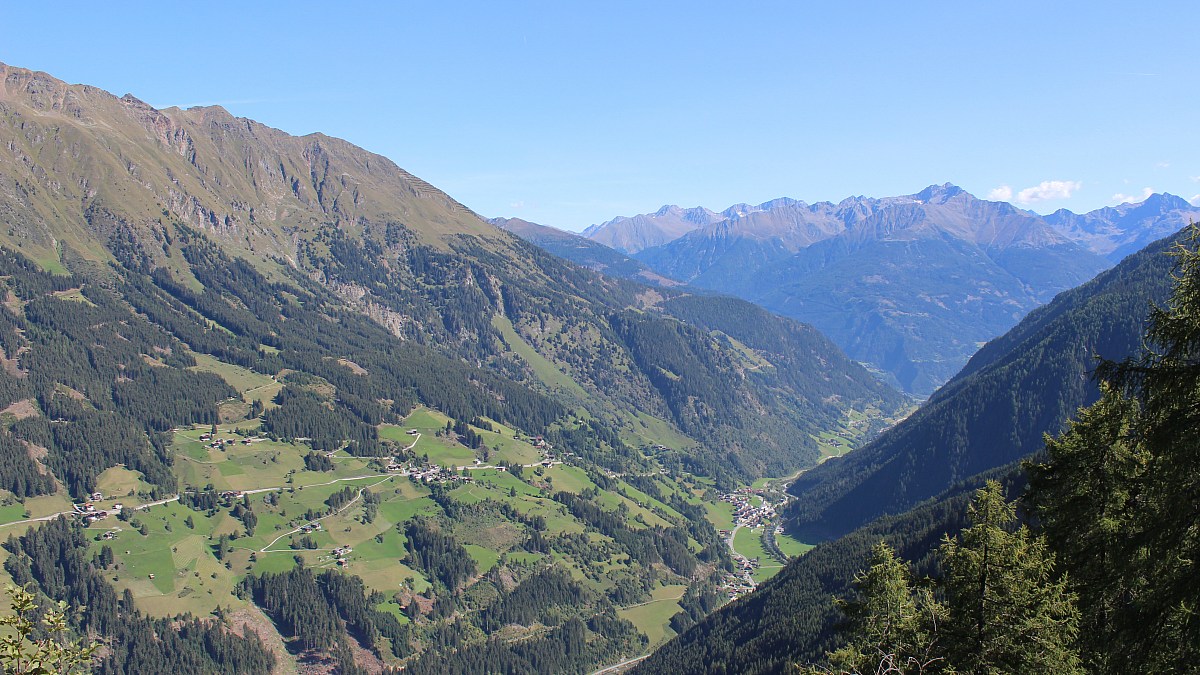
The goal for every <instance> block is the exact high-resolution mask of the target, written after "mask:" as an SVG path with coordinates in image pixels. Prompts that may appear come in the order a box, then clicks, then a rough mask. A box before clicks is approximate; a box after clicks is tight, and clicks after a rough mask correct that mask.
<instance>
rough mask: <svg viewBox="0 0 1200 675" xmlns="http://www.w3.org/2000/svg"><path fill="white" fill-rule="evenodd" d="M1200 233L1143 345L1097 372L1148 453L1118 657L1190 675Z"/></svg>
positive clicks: (1197, 521)
mask: <svg viewBox="0 0 1200 675" xmlns="http://www.w3.org/2000/svg"><path fill="white" fill-rule="evenodd" d="M1198 249H1200V228H1197V227H1196V226H1195V225H1192V226H1191V228H1190V231H1189V233H1188V236H1187V237H1186V238H1185V239H1184V241H1182V242H1181V243H1180V244H1179V245H1178V247H1177V248H1176V250H1175V255H1176V256H1178V258H1179V263H1178V268H1177V272H1176V286H1175V290H1174V292H1173V293H1172V296H1171V300H1170V302H1169V303H1168V304H1167V306H1166V307H1161V308H1155V309H1154V310H1152V312H1151V315H1150V322H1149V327H1148V330H1147V332H1146V339H1145V343H1146V345H1147V348H1146V349H1145V350H1144V351H1143V353H1142V354H1141V355H1140V356H1139V357H1138V358H1136V359H1131V360H1126V361H1125V362H1122V363H1105V364H1103V365H1102V366H1101V368H1100V369H1099V371H1098V373H1099V375H1100V376H1101V377H1102V378H1104V379H1106V380H1108V381H1110V382H1111V383H1113V384H1115V385H1116V386H1118V387H1120V388H1122V390H1123V391H1124V392H1125V393H1126V394H1127V395H1128V396H1130V397H1131V398H1133V399H1134V400H1136V401H1137V403H1138V405H1139V408H1138V411H1137V413H1136V417H1135V419H1134V422H1133V424H1132V430H1133V434H1132V436H1133V437H1134V438H1135V439H1136V442H1137V443H1140V444H1141V445H1142V451H1143V452H1145V453H1146V466H1145V470H1144V471H1143V472H1142V473H1141V475H1140V476H1139V477H1138V479H1137V480H1136V481H1134V482H1133V484H1132V486H1131V489H1132V490H1133V492H1134V494H1135V495H1136V497H1135V501H1134V503H1133V507H1134V508H1133V509H1132V510H1133V517H1132V526H1131V527H1128V528H1127V531H1126V532H1125V535H1126V537H1127V539H1128V544H1127V545H1126V547H1125V552H1124V559H1123V561H1122V562H1123V564H1124V574H1123V578H1122V579H1121V583H1123V584H1125V585H1126V586H1128V587H1129V588H1131V589H1133V590H1132V592H1131V593H1130V594H1129V599H1128V602H1126V603H1125V604H1124V605H1123V606H1122V607H1121V608H1120V609H1121V610H1122V613H1121V615H1119V616H1118V617H1117V618H1118V621H1117V623H1118V625H1117V627H1116V630H1117V639H1116V641H1115V644H1114V645H1113V650H1114V652H1115V653H1116V657H1117V658H1119V659H1121V660H1123V661H1124V662H1125V663H1127V664H1138V665H1139V669H1142V670H1145V671H1147V672H1150V671H1158V672H1191V671H1194V670H1195V669H1196V668H1197V663H1200V615H1198V614H1200V584H1197V582H1196V579H1197V576H1198V575H1200V569H1198V567H1200V452H1198V451H1197V449H1198V448H1200V406H1198V405H1197V401H1200V251H1198Z"/></svg>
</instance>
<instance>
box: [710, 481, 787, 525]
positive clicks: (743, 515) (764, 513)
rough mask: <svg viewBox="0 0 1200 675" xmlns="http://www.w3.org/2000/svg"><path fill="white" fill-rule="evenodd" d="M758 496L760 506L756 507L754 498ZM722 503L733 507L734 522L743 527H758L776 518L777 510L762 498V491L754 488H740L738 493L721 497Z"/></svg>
mask: <svg viewBox="0 0 1200 675" xmlns="http://www.w3.org/2000/svg"><path fill="white" fill-rule="evenodd" d="M755 496H758V497H759V500H758V502H759V503H758V506H755V505H754V499H753V497H755ZM721 501H723V502H728V503H730V504H732V505H733V521H734V523H736V524H738V525H741V526H742V527H758V526H760V525H762V524H763V522H764V521H766V520H769V519H771V518H774V517H775V514H776V509H775V506H774V505H773V504H771V503H770V502H768V501H767V500H766V499H765V498H763V497H762V495H761V491H759V490H755V489H754V488H746V487H743V488H739V489H738V490H737V491H736V492H730V493H729V494H724V495H721Z"/></svg>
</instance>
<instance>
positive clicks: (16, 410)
mask: <svg viewBox="0 0 1200 675" xmlns="http://www.w3.org/2000/svg"><path fill="white" fill-rule="evenodd" d="M40 414H41V413H39V412H38V409H37V404H35V403H34V401H33V399H31V398H27V399H24V400H22V401H17V402H16V403H14V404H12V405H10V406H8V407H7V408H5V409H4V410H0V415H12V416H13V417H15V418H17V420H23V419H25V418H26V417H37V416H38V415H40Z"/></svg>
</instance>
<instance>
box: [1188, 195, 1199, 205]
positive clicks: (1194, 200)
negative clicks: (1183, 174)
mask: <svg viewBox="0 0 1200 675" xmlns="http://www.w3.org/2000/svg"><path fill="white" fill-rule="evenodd" d="M1188 202H1190V203H1191V205H1192V206H1200V195H1196V196H1194V197H1192V198H1191V199H1189V200H1188Z"/></svg>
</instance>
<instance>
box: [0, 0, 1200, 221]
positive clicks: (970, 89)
mask: <svg viewBox="0 0 1200 675" xmlns="http://www.w3.org/2000/svg"><path fill="white" fill-rule="evenodd" d="M245 4H247V5H253V7H250V8H247V7H244V6H242V3H220V2H209V3H170V2H155V3H88V4H82V3H63V4H61V5H58V4H57V3H53V2H38V3H33V2H25V3H20V4H17V3H7V6H6V7H5V9H4V18H3V22H4V24H5V25H6V30H5V38H4V41H3V42H2V43H0V61H4V62H6V63H9V64H11V65H16V66H22V67H27V68H34V69H37V70H44V71H47V72H49V73H51V74H52V75H54V76H56V77H59V78H62V79H65V80H67V81H70V82H83V83H87V84H93V85H96V86H99V87H102V88H104V89H108V90H109V91H112V92H113V93H115V94H117V95H121V94H124V93H126V92H130V93H133V94H134V95H135V96H137V97H139V98H141V99H143V100H145V101H147V102H148V103H151V104H152V105H156V106H160V107H165V106H169V105H182V106H188V105H197V104H212V103H219V104H221V105H224V106H225V107H226V108H228V109H229V110H230V111H231V112H233V113H234V114H236V115H240V116H245V117H250V118H253V119H256V120H259V121H261V122H264V123H266V124H270V125H271V126H275V127H279V128H281V129H284V130H286V131H289V132H291V133H295V134H304V133H309V132H313V131H321V132H323V133H327V134H329V135H332V136H339V137H341V138H345V139H347V140H350V141H352V142H354V143H357V144H358V145H361V146H363V147H365V148H367V149H368V150H371V151H374V152H377V153H380V154H382V155H386V156H387V157H389V158H391V159H393V160H394V161H396V163H398V164H399V165H400V166H402V167H404V168H405V169H407V170H409V171H411V172H412V173H415V174H417V175H419V176H421V177H422V178H425V179H426V180H428V181H430V182H431V183H433V184H435V185H437V186H438V187H440V188H442V189H444V190H446V191H447V192H448V193H450V194H451V195H452V196H453V197H455V198H456V199H458V200H459V201H461V202H463V203H464V204H466V205H467V206H469V207H471V208H472V209H474V210H476V211H477V212H479V213H480V214H482V215H484V216H518V217H521V218H526V219H528V220H532V221H535V222H541V223H545V224H549V225H556V226H559V227H564V228H567V229H575V230H578V229H582V228H583V227H585V226H587V225H589V224H592V223H595V222H600V221H603V220H607V219H608V218H611V217H613V216H616V215H631V214H633V213H641V212H647V211H653V210H656V209H657V208H658V207H659V206H661V205H663V204H666V203H673V204H680V205H683V206H696V205H701V206H707V207H709V208H713V209H722V208H724V207H726V206H729V205H730V204H733V203H736V202H749V203H758V202H762V201H766V200H768V199H772V198H775V197H782V196H787V197H794V198H797V199H804V200H807V201H820V200H833V201H837V200H839V199H842V198H844V197H846V196H850V195H859V194H863V195H870V196H885V195H897V194H909V193H912V192H916V191H918V190H920V189H922V188H923V187H925V186H926V185H929V184H931V183H942V182H947V181H948V182H953V183H956V184H958V185H961V186H962V187H964V188H966V189H967V190H969V191H971V192H973V193H974V194H976V195H978V196H980V197H987V196H989V195H992V196H994V197H996V198H1003V199H1006V200H1009V201H1012V202H1014V203H1016V204H1017V205H1019V206H1022V207H1024V208H1031V209H1033V210H1036V211H1039V212H1043V213H1044V212H1049V211H1052V210H1054V209H1057V208H1060V207H1064V208H1069V209H1071V210H1073V211H1077V212H1081V211H1087V210H1091V209H1094V208H1098V207H1100V206H1105V205H1109V204H1114V203H1117V202H1119V201H1121V200H1123V199H1126V198H1137V199H1140V198H1141V196H1142V195H1143V193H1144V191H1145V190H1146V189H1151V190H1154V191H1158V192H1162V191H1166V192H1171V193H1173V194H1178V195H1181V196H1183V197H1185V198H1188V199H1191V198H1193V197H1195V196H1197V195H1200V133H1198V132H1197V128H1196V124H1195V120H1196V119H1197V117H1198V115H1197V112H1198V111H1200V107H1198V105H1197V104H1198V103H1200V88H1198V87H1197V74H1198V71H1197V68H1196V65H1197V57H1196V54H1197V44H1196V42H1197V41H1196V40H1195V38H1194V30H1193V29H1194V27H1195V26H1196V25H1197V19H1200V3H1185V2H1163V3H1153V5H1151V3H1143V4H1134V3H1106V2H1099V3H1098V2H1094V1H1093V2H1086V3H1085V2H1080V3H1075V2H1045V1H1044V0H1043V1H1041V2H986V3H985V2H953V3H951V2H912V3H896V2H861V3H824V4H817V3H803V2H778V3H776V2H746V3H732V2H727V1H726V2H714V3H709V2H678V3H676V2H645V1H642V2H604V3H599V2H586V3H585V2H563V1H558V2H522V3H506V2H496V1H494V0H493V1H491V2H478V3H475V2H463V3H435V2H393V3H353V2H349V3H305V2H288V3H265V2H264V3H245ZM376 5H386V7H378V6H376ZM16 27H24V29H18V28H16Z"/></svg>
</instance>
